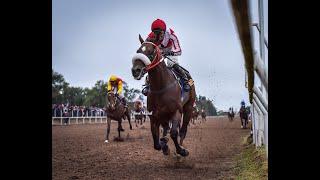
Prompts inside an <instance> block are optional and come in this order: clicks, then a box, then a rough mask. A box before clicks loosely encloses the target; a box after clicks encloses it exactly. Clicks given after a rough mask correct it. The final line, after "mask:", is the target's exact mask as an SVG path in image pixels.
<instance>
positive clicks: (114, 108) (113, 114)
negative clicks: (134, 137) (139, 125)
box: [105, 91, 132, 143]
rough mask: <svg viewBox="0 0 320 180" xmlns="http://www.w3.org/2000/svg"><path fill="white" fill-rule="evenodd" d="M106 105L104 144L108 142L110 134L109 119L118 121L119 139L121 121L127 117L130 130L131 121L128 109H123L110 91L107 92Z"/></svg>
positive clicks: (119, 101) (121, 129)
mask: <svg viewBox="0 0 320 180" xmlns="http://www.w3.org/2000/svg"><path fill="white" fill-rule="evenodd" d="M107 102H108V103H107V105H106V111H107V135H106V140H105V143H108V142H109V133H110V127H111V119H112V120H115V121H118V133H119V139H120V138H121V137H120V131H124V129H123V128H122V125H121V123H122V119H124V118H125V117H127V119H128V121H129V125H130V129H131V130H132V126H131V119H130V114H129V110H128V108H126V107H124V105H123V104H122V103H121V100H120V99H119V98H118V97H117V96H116V94H115V93H114V92H112V91H110V92H108V94H107Z"/></svg>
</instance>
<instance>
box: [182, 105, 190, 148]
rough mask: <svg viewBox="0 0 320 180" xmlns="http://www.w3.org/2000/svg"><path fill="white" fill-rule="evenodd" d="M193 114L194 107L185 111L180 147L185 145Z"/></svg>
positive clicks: (186, 108)
mask: <svg viewBox="0 0 320 180" xmlns="http://www.w3.org/2000/svg"><path fill="white" fill-rule="evenodd" d="M191 112H192V106H190V107H185V108H184V109H183V123H182V127H181V128H180V130H179V136H180V145H181V146H182V145H183V140H184V138H185V137H186V134H187V130H188V124H189V121H190V119H191V115H192V114H191Z"/></svg>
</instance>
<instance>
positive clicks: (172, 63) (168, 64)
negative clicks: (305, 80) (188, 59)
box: [165, 56, 179, 67]
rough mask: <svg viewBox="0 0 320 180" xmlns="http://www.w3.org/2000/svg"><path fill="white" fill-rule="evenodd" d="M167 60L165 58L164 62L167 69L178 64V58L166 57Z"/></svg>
mask: <svg viewBox="0 0 320 180" xmlns="http://www.w3.org/2000/svg"><path fill="white" fill-rule="evenodd" d="M168 58H170V59H171V60H170V59H168ZM168 58H165V62H166V64H167V66H168V67H172V66H173V65H174V64H179V63H178V56H168Z"/></svg>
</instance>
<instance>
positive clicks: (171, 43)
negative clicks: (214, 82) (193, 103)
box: [142, 19, 193, 96]
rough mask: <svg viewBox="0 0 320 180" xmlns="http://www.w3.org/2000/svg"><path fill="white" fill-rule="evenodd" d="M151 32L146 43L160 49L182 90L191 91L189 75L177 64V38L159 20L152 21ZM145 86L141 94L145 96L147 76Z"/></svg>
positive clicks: (179, 53)
mask: <svg viewBox="0 0 320 180" xmlns="http://www.w3.org/2000/svg"><path fill="white" fill-rule="evenodd" d="M151 31H152V32H151V33H150V34H149V35H148V38H147V39H146V41H150V42H153V43H154V44H155V45H157V46H158V47H159V48H160V51H161V54H162V55H163V56H164V57H165V58H166V60H167V66H168V67H170V68H173V69H174V71H175V72H176V73H177V74H178V75H179V76H180V77H181V78H182V80H183V81H182V82H183V88H184V90H185V91H189V90H190V89H191V87H190V85H189V79H191V77H190V74H189V73H188V72H186V70H185V69H183V68H182V67H181V66H180V65H179V64H178V56H180V55H181V48H180V44H179V40H178V37H177V36H176V35H175V33H174V31H173V30H172V29H171V28H169V29H167V27H166V23H165V22H164V21H163V20H161V19H156V20H155V21H153V23H152V24H151ZM192 82H193V81H191V83H192ZM145 86H146V87H145V88H144V89H143V90H142V93H143V94H144V95H145V96H147V95H148V91H149V83H148V76H147V77H146V84H145Z"/></svg>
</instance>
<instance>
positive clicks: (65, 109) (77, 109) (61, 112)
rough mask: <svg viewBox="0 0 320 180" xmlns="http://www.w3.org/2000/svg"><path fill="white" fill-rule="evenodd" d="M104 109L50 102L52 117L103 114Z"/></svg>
mask: <svg viewBox="0 0 320 180" xmlns="http://www.w3.org/2000/svg"><path fill="white" fill-rule="evenodd" d="M105 112H106V111H105V109H104V108H99V107H96V106H89V107H86V106H77V105H70V104H52V117H90V116H105Z"/></svg>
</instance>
